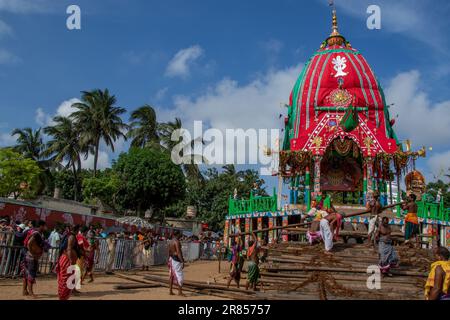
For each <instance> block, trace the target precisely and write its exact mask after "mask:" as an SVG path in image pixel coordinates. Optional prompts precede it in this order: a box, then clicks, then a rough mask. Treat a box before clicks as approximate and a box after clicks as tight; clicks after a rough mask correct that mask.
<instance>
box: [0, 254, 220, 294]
mask: <svg viewBox="0 0 450 320" xmlns="http://www.w3.org/2000/svg"><path fill="white" fill-rule="evenodd" d="M227 270H228V264H227V263H226V262H222V267H221V273H220V274H219V270H218V262H217V261H198V262H194V263H191V264H187V265H186V266H185V279H186V280H191V281H201V282H205V283H207V282H208V281H209V282H210V283H214V282H221V283H224V281H225V280H224V277H226V275H227V273H226V271H227ZM151 272H152V273H153V274H154V273H157V274H160V275H164V276H167V275H168V270H167V267H166V266H159V267H153V268H152V269H151ZM124 274H127V275H139V276H143V275H145V274H146V272H144V271H137V272H126V273H125V272H124ZM124 283H135V282H132V281H128V280H125V279H121V278H118V277H116V276H114V275H105V274H98V275H97V276H96V279H95V282H94V283H91V284H85V285H84V286H83V287H82V289H81V292H82V295H81V296H79V297H74V296H73V297H71V300H215V299H220V298H218V297H214V296H208V295H200V294H196V293H192V292H185V295H186V297H181V298H180V297H177V296H170V295H169V294H168V289H167V288H165V287H158V288H149V289H133V290H114V286H115V285H117V284H124ZM35 293H36V294H37V299H40V300H57V299H58V297H57V294H56V293H57V282H56V277H50V276H49V277H41V278H38V279H37V284H36V285H35ZM23 299H30V298H24V297H23V296H22V283H21V280H20V279H15V280H11V279H9V280H8V279H7V280H4V279H1V280H0V300H23Z"/></svg>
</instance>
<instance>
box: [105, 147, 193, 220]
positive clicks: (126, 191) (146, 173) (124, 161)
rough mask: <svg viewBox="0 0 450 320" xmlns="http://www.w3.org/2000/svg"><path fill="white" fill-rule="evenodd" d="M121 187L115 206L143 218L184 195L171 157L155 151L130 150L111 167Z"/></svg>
mask: <svg viewBox="0 0 450 320" xmlns="http://www.w3.org/2000/svg"><path fill="white" fill-rule="evenodd" d="M113 170H114V172H115V173H116V174H117V175H118V176H119V178H120V181H121V185H120V190H119V192H118V195H117V203H118V204H120V206H121V207H123V208H127V209H131V210H134V211H136V212H137V213H138V215H142V214H143V213H144V212H145V211H146V210H148V209H153V212H154V213H155V214H159V213H160V212H161V210H162V209H163V208H164V207H166V206H167V205H169V204H170V203H172V202H175V201H177V200H179V199H180V198H182V197H183V196H184V194H185V189H186V183H185V177H184V175H183V172H182V170H181V169H180V167H179V166H177V165H175V164H174V163H173V162H172V161H171V159H170V156H169V155H168V154H167V153H166V152H164V151H162V150H158V149H149V148H146V149H137V148H132V149H130V151H129V152H128V153H122V154H121V155H120V156H119V158H118V160H117V162H116V163H114V164H113Z"/></svg>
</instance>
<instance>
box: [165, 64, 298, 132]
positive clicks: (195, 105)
mask: <svg viewBox="0 0 450 320" xmlns="http://www.w3.org/2000/svg"><path fill="white" fill-rule="evenodd" d="M300 71H301V66H300V65H298V66H295V67H291V68H287V69H282V70H271V71H268V72H267V73H266V74H262V75H259V76H258V77H257V78H256V79H254V80H253V81H252V82H250V83H248V84H245V85H239V83H238V82H237V81H234V80H230V79H223V80H221V81H220V82H218V83H217V84H215V85H214V86H213V87H211V88H209V89H208V90H207V92H205V93H204V94H202V95H201V96H199V97H195V98H191V97H187V96H177V97H175V99H174V104H175V109H172V110H170V111H167V110H166V109H162V110H159V111H158V114H161V115H162V117H163V118H165V119H173V118H174V117H176V116H177V117H180V115H181V117H183V119H182V120H183V121H184V122H185V124H186V125H188V124H192V123H193V121H194V120H203V121H204V122H206V123H208V124H209V125H211V126H212V127H214V128H219V129H225V128H243V129H246V128H257V129H258V128H279V127H280V126H279V120H278V115H279V114H280V113H285V112H286V110H285V108H281V107H280V103H283V102H284V103H287V102H288V99H289V94H290V91H291V89H292V87H293V85H294V83H295V81H296V79H297V77H298V75H299V74H300Z"/></svg>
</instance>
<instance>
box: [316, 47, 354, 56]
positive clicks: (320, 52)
mask: <svg viewBox="0 0 450 320" xmlns="http://www.w3.org/2000/svg"><path fill="white" fill-rule="evenodd" d="M334 52H345V53H351V54H355V55H357V54H360V53H359V51H352V50H349V49H331V50H325V51H319V52H316V53H315V54H314V56H317V55H321V54H328V53H334ZM314 56H313V57H314Z"/></svg>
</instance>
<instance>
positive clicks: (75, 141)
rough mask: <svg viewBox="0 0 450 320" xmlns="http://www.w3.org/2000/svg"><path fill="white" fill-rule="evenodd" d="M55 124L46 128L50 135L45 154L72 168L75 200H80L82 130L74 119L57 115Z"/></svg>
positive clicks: (46, 132)
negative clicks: (79, 180)
mask: <svg viewBox="0 0 450 320" xmlns="http://www.w3.org/2000/svg"><path fill="white" fill-rule="evenodd" d="M53 122H54V125H53V126H49V127H46V128H44V132H45V134H47V135H49V136H50V141H49V142H47V148H46V150H45V155H47V156H49V157H51V159H52V160H53V161H54V162H55V163H60V164H62V165H64V167H65V169H69V168H71V170H72V173H73V177H74V180H75V183H74V186H73V191H74V200H75V201H77V200H78V190H79V183H78V176H79V173H80V171H81V155H82V153H83V147H82V146H81V145H80V143H79V142H80V131H79V128H78V127H77V125H76V124H75V123H74V122H73V121H72V119H70V118H67V117H60V116H58V117H55V118H54V119H53Z"/></svg>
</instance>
